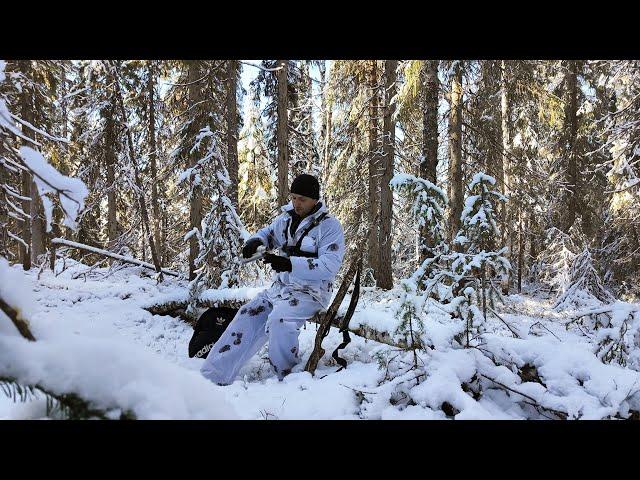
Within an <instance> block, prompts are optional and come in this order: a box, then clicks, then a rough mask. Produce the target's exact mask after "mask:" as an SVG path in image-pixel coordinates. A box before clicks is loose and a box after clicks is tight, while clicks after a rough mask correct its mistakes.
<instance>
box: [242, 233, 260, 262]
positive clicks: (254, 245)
mask: <svg viewBox="0 0 640 480" xmlns="http://www.w3.org/2000/svg"><path fill="white" fill-rule="evenodd" d="M260 245H262V241H261V240H260V239H258V238H250V239H249V240H247V243H245V244H244V247H242V256H243V257H244V258H251V257H253V255H254V254H255V253H256V250H258V247H259V246H260Z"/></svg>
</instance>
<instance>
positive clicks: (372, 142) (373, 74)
mask: <svg viewBox="0 0 640 480" xmlns="http://www.w3.org/2000/svg"><path fill="white" fill-rule="evenodd" d="M369 96H370V100H369V152H368V153H369V155H368V156H369V211H368V213H369V215H368V218H367V221H368V222H369V225H371V232H370V234H369V250H368V255H367V260H368V264H369V268H371V269H372V270H373V276H374V278H375V279H376V283H377V277H378V268H379V261H380V245H379V243H378V235H379V232H378V225H376V224H374V221H375V218H376V216H377V213H378V205H379V204H380V193H379V190H380V158H379V157H380V154H379V151H378V150H379V141H378V140H379V139H378V136H379V132H378V69H377V61H376V60H371V61H370V67H369Z"/></svg>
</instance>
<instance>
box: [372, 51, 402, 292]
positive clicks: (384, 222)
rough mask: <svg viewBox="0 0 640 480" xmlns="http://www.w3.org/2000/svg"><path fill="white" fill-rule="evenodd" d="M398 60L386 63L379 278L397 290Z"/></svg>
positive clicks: (384, 287)
mask: <svg viewBox="0 0 640 480" xmlns="http://www.w3.org/2000/svg"><path fill="white" fill-rule="evenodd" d="M397 67H398V61H397V60H385V65H384V74H385V87H386V88H385V94H384V99H385V108H384V123H383V129H384V131H383V139H382V142H383V152H384V153H383V157H382V164H383V171H382V181H381V182H380V273H379V276H378V282H377V283H378V286H379V287H380V288H383V289H385V290H391V289H392V288H393V272H392V269H391V244H392V235H391V221H392V219H393V194H392V192H391V187H390V186H389V182H390V181H391V178H392V177H393V166H394V156H395V140H396V135H395V129H396V122H395V120H394V119H393V113H394V111H395V105H392V104H391V99H392V98H393V97H394V96H395V94H396V69H397Z"/></svg>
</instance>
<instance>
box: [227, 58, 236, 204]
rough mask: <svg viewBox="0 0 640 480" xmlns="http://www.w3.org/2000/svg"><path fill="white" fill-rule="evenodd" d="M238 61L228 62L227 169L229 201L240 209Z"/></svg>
mask: <svg viewBox="0 0 640 480" xmlns="http://www.w3.org/2000/svg"><path fill="white" fill-rule="evenodd" d="M237 75H238V61H237V60H229V61H227V158H228V160H227V162H228V164H227V168H228V169H229V179H230V180H231V186H230V188H229V199H230V200H231V203H232V204H233V206H234V207H235V208H236V209H237V208H238V105H237V101H236V90H237V85H236V83H237Z"/></svg>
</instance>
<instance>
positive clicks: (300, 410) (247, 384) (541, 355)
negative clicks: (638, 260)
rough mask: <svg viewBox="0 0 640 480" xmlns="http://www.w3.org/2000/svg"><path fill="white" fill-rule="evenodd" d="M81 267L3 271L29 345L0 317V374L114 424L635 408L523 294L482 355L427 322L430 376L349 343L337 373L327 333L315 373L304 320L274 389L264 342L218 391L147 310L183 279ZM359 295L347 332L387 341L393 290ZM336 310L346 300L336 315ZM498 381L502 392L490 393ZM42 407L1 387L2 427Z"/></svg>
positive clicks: (355, 340) (614, 379)
mask: <svg viewBox="0 0 640 480" xmlns="http://www.w3.org/2000/svg"><path fill="white" fill-rule="evenodd" d="M86 268H87V267H86V266H83V265H80V264H75V265H73V266H72V267H70V268H68V269H67V270H65V271H64V272H62V273H61V274H59V275H58V276H55V275H53V274H52V272H50V271H49V270H44V271H43V272H42V273H41V275H40V278H38V272H37V270H35V269H33V270H32V271H30V272H27V273H24V272H22V270H21V268H20V267H19V266H14V267H10V268H9V270H10V272H8V273H7V272H6V271H5V275H4V277H3V279H4V280H7V281H8V280H11V281H15V282H17V283H16V285H17V284H19V283H20V282H23V283H24V284H23V285H22V288H23V289H24V290H28V292H25V295H26V296H27V300H29V301H31V302H33V304H32V308H30V309H28V312H25V314H28V316H29V318H30V323H31V327H32V331H33V334H34V336H35V337H36V339H37V341H36V342H35V343H31V342H27V341H26V340H24V339H23V338H22V337H20V335H19V334H18V332H17V330H16V329H15V328H14V327H13V326H12V325H11V324H10V322H9V320H8V319H7V318H5V317H3V316H2V314H0V367H1V368H2V371H4V372H8V373H10V374H11V375H12V376H13V377H16V378H20V379H22V380H24V381H28V382H31V383H39V384H41V385H44V386H46V387H47V388H48V389H49V390H51V391H55V392H57V393H63V392H67V391H70V390H73V391H76V392H78V393H80V394H82V395H83V396H84V397H85V398H88V399H91V400H92V401H94V402H95V403H96V405H98V406H100V407H101V408H103V409H105V410H109V411H110V415H113V416H114V417H117V416H118V414H119V412H120V410H119V409H118V408H116V406H118V407H119V408H123V409H129V410H132V411H133V412H134V413H135V414H136V416H137V417H138V418H176V419H197V418H211V419H217V418H229V419H445V418H452V417H454V418H456V419H465V418H474V419H475V418H481V419H524V418H545V411H543V412H542V413H540V412H538V411H536V410H535V409H534V408H533V407H530V406H527V401H526V400H527V399H526V398H525V397H524V396H523V395H527V396H528V397H530V398H531V399H535V401H536V402H538V403H539V404H541V405H544V406H545V407H546V408H547V409H549V410H548V411H550V410H553V409H557V410H559V411H563V412H568V413H569V416H570V417H579V418H605V417H607V416H609V417H615V416H616V415H619V416H624V415H625V414H628V412H629V409H631V410H636V409H638V408H639V406H640V398H639V394H637V392H638V391H640V374H639V373H638V372H636V371H635V370H631V369H629V368H623V367H621V366H619V365H616V364H612V365H607V364H604V363H602V362H601V361H600V360H598V358H597V357H596V356H595V355H594V352H593V345H592V343H591V342H590V341H589V339H588V338H587V337H585V336H584V335H581V334H580V333H579V332H578V333H576V332H575V331H574V330H571V329H570V330H567V329H566V328H565V327H564V321H565V320H566V314H561V313H557V312H553V311H552V310H551V308H550V307H551V304H552V300H551V299H544V298H540V297H532V296H527V295H511V296H510V297H507V302H506V304H505V305H504V306H502V307H501V310H500V315H501V317H502V318H503V319H504V320H505V321H506V322H507V323H509V324H510V325H511V326H512V328H514V329H515V331H516V333H517V334H518V336H520V337H521V338H514V336H513V335H512V334H511V332H509V330H508V329H507V328H506V327H504V326H503V325H502V324H501V323H500V322H497V323H495V325H494V326H493V327H492V331H490V332H488V333H487V334H486V335H485V338H486V340H485V344H484V349H485V350H486V351H485V352H484V353H483V352H482V351H481V349H452V348H447V345H448V344H449V341H450V338H451V336H452V335H453V334H454V331H455V328H452V323H451V321H447V319H446V318H445V317H444V316H442V315H440V316H438V315H437V314H434V315H431V316H429V317H428V319H427V322H426V330H427V332H430V333H429V335H430V338H431V340H432V344H433V346H434V347H435V348H434V349H432V350H430V353H427V354H425V355H426V356H423V360H424V359H426V361H427V364H428V368H427V370H426V372H427V375H426V377H425V378H422V379H421V381H416V379H415V378H414V377H415V374H414V373H413V372H412V371H410V370H407V372H406V374H403V373H402V372H400V374H396V376H395V377H387V378H388V381H385V382H382V380H383V379H384V378H385V376H386V375H388V373H389V368H390V365H391V364H388V365H387V366H386V367H385V368H381V367H380V366H379V361H378V360H379V358H384V357H385V355H386V356H388V355H392V354H393V353H394V352H393V351H394V349H393V347H390V346H388V345H382V344H379V343H377V342H374V341H371V340H369V341H367V340H365V339H363V338H361V337H357V336H355V335H352V342H351V343H350V344H349V346H348V347H347V348H346V349H345V350H343V351H342V352H343V353H341V355H342V356H343V357H344V358H346V359H347V361H348V363H349V366H348V368H347V369H345V370H342V371H340V372H337V373H336V370H337V367H336V365H335V363H334V362H333V361H332V360H329V357H330V354H331V352H332V351H333V349H334V348H335V347H336V346H337V345H338V344H339V343H340V342H341V340H342V335H341V334H339V333H338V332H337V330H335V329H332V331H331V333H330V334H329V336H328V337H327V338H326V339H325V341H324V343H323V346H324V348H325V350H326V352H327V355H326V356H325V358H324V359H323V360H322V361H321V363H320V365H319V367H318V370H317V371H316V376H315V377H311V375H310V374H309V373H307V372H304V371H303V367H304V364H305V362H306V359H307V358H308V355H309V354H310V352H311V350H312V346H313V342H314V337H315V333H316V328H315V324H312V323H308V324H307V325H306V328H305V329H303V330H301V335H300V351H301V353H302V362H301V363H300V364H299V365H298V366H297V367H296V368H295V369H294V370H293V373H292V374H290V375H289V376H287V377H286V378H285V379H284V381H282V382H279V381H278V380H277V378H276V376H275V374H274V372H273V371H272V370H271V367H270V366H269V362H268V359H267V351H266V346H265V348H263V349H262V350H261V351H260V352H259V353H258V354H257V355H256V356H254V358H252V359H251V360H250V362H249V363H248V364H247V365H245V366H244V367H243V369H242V370H241V371H240V376H239V378H238V379H237V380H236V382H235V383H233V384H232V385H229V386H224V387H220V386H216V385H214V384H212V383H210V382H208V381H207V380H206V379H204V378H203V377H202V376H201V375H200V373H199V368H200V366H201V364H202V362H203V360H201V359H195V358H189V357H188V355H187V346H188V343H189V340H190V338H191V336H192V332H193V330H192V328H191V326H190V325H188V324H187V323H185V322H183V321H182V320H180V319H178V318H173V317H170V316H160V315H152V314H151V313H149V312H148V311H146V310H144V308H143V307H144V306H147V305H150V304H152V303H155V302H160V301H161V300H167V299H171V298H174V299H175V298H180V297H181V296H182V297H184V295H185V293H186V290H185V286H186V285H185V283H184V282H182V283H181V282H179V281H176V280H175V279H171V278H168V279H166V281H165V283H163V284H161V285H156V284H155V281H154V280H153V279H152V278H150V277H148V276H146V274H143V276H141V269H140V268H138V267H132V268H125V269H123V270H120V271H118V272H115V273H113V274H111V275H110V276H106V277H105V276H104V275H105V273H106V272H107V270H105V269H103V270H95V271H94V272H93V273H92V274H91V275H87V277H86V279H85V278H84V277H83V276H80V277H79V278H76V279H74V278H72V277H73V276H74V274H77V273H78V272H79V271H80V270H83V269H86ZM5 270H6V269H5ZM364 290H365V291H364V292H363V295H362V297H361V300H360V303H359V306H358V309H357V310H356V313H355V315H354V318H353V319H352V322H351V324H352V326H357V325H360V324H366V325H368V326H370V327H372V328H375V329H376V330H378V331H388V332H390V333H392V332H393V330H394V328H395V325H396V320H395V318H394V316H393V313H394V311H395V309H396V308H397V307H398V302H399V299H400V292H399V291H396V290H392V291H391V292H384V293H381V292H379V291H374V290H371V289H364ZM258 291H259V288H245V289H244V290H243V291H242V292H241V294H238V295H236V297H242V296H245V297H252V296H253V295H255V294H257V292H258ZM210 295H214V296H215V295H216V292H210ZM22 301H23V302H24V301H25V300H24V299H23V300H22ZM346 304H348V299H346V300H345V301H344V303H343V308H345V307H346ZM492 325H493V324H492ZM487 352H488V353H487ZM405 355H406V354H405ZM487 355H489V356H491V355H493V356H494V357H498V358H497V361H496V363H498V364H500V365H502V366H496V364H495V363H493V362H489V360H488V357H487ZM509 363H511V364H515V365H518V366H519V367H522V366H523V365H525V364H530V365H535V366H536V368H537V373H538V374H539V375H540V377H541V378H542V381H543V382H542V383H543V384H544V387H543V386H542V385H541V384H540V383H538V382H533V381H525V380H526V379H522V378H520V377H518V375H516V374H515V373H514V372H513V371H511V370H509V369H508V368H507V367H506V366H504V365H507V364H509ZM394 368H397V366H396V367H394ZM396 373H397V372H396ZM478 377H482V378H480V379H478ZM487 378H491V380H490V381H489V380H487ZM474 381H475V382H476V384H478V385H480V384H481V387H482V390H483V395H482V396H481V397H479V398H478V399H474V397H473V395H471V394H470V393H469V392H465V391H464V390H463V389H462V388H461V384H462V383H468V384H473V383H474ZM487 382H489V383H487ZM496 382H499V383H500V384H502V385H503V386H504V387H506V388H495V389H490V388H488V387H487V386H488V385H489V384H490V385H493V386H495V385H496ZM509 388H511V389H513V390H515V391H517V392H519V393H514V391H511V392H509V390H508V389H509ZM408 398H410V400H409V401H408V400H407V399H408ZM514 399H515V400H518V401H519V402H516V401H515V400H514ZM521 400H524V401H521ZM445 403H446V404H448V405H450V406H451V407H452V409H453V412H451V411H448V409H446V408H445V409H444V410H445V411H447V413H448V415H447V413H445V411H443V409H442V405H443V404H445ZM45 407H46V402H45V399H44V398H36V399H32V400H30V401H27V402H26V403H20V402H18V403H14V402H13V401H12V400H11V399H8V398H7V397H5V396H4V395H2V394H1V392H0V418H3V419H33V418H46V409H45ZM548 411H547V413H548Z"/></svg>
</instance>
